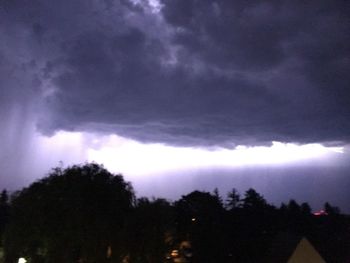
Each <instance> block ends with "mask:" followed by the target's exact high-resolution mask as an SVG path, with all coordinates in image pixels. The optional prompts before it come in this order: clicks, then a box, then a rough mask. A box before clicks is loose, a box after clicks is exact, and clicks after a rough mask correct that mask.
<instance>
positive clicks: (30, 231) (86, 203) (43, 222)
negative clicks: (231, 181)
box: [0, 163, 350, 263]
mask: <svg viewBox="0 0 350 263" xmlns="http://www.w3.org/2000/svg"><path fill="white" fill-rule="evenodd" d="M0 235H1V236H0V238H1V248H2V252H3V256H2V259H1V260H2V262H6V263H12V262H16V263H17V262H18V259H19V258H25V259H26V260H27V262H35V263H41V262H43V263H44V262H45V263H51V262H52V263H54V262H55V263H57V262H81V263H83V262H84V263H85V262H86V263H93V262H98V263H104V262H106V263H107V262H124V263H126V262H135V263H158V262H159V263H163V262H193V263H195V262H208V263H211V262H278V261H277V258H278V257H279V256H281V255H278V254H281V251H283V249H284V248H283V246H282V248H281V242H280V241H279V240H282V241H283V240H284V241H287V240H291V239H292V238H291V237H302V236H305V237H307V238H308V239H309V240H310V241H311V242H312V243H313V244H314V245H315V247H317V249H318V250H319V251H320V253H321V255H322V256H323V257H324V259H325V260H326V261H327V262H345V261H346V259H349V258H350V254H349V251H350V220H349V217H348V216H347V215H344V214H342V213H341V212H340V210H339V208H337V207H334V206H332V205H330V204H329V203H325V205H324V209H323V211H321V212H319V213H317V214H313V213H312V211H311V207H310V206H309V204H307V203H301V204H299V203H297V202H296V201H295V200H290V201H289V202H288V203H286V204H284V203H282V204H281V206H280V207H276V206H274V205H272V204H269V203H268V202H267V201H266V199H265V198H264V197H263V196H262V195H261V194H259V193H258V192H257V191H256V190H254V189H252V188H251V189H248V190H247V191H246V192H245V193H244V194H243V195H240V194H239V193H238V191H237V190H236V189H235V188H232V190H231V191H230V192H229V193H228V194H227V197H226V198H222V197H221V196H220V194H219V193H218V190H217V189H216V190H214V191H213V192H205V191H193V192H191V193H189V194H187V195H184V196H182V197H181V198H180V199H179V200H177V201H175V202H170V201H168V200H166V199H162V198H152V199H149V198H145V197H142V198H137V197H136V195H135V193H134V190H133V188H132V185H131V184H130V183H128V182H126V181H125V180H124V178H123V177H122V175H120V174H112V173H110V172H109V171H108V170H106V169H105V168H104V167H103V166H101V165H98V164H95V163H87V164H84V165H74V166H71V167H67V168H65V169H63V168H54V169H53V170H52V171H51V173H50V174H49V175H48V176H47V177H45V178H43V179H41V180H38V181H36V182H34V183H32V184H31V185H30V186H28V187H26V188H24V189H22V190H20V191H17V192H15V193H12V194H11V195H9V194H8V193H7V191H6V190H4V191H2V193H1V195H0ZM282 243H283V242H282ZM286 243H287V242H286ZM276 244H277V245H276ZM286 246H287V245H286ZM277 250H278V251H277ZM287 254H288V253H287ZM284 262H286V260H285V261H284Z"/></svg>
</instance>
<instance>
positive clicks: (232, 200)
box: [225, 188, 241, 210]
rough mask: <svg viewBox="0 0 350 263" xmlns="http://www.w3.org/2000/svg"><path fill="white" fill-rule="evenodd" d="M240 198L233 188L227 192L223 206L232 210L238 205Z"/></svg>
mask: <svg viewBox="0 0 350 263" xmlns="http://www.w3.org/2000/svg"><path fill="white" fill-rule="evenodd" d="M240 202H241V198H240V195H239V193H238V191H237V190H236V189H235V188H232V190H231V191H230V192H229V193H228V194H227V199H226V204H225V207H226V208H227V209H228V210H234V209H236V208H238V207H239V206H240Z"/></svg>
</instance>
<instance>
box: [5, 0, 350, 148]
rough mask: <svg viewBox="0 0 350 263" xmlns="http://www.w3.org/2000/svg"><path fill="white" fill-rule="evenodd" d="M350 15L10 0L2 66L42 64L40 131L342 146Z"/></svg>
mask: <svg viewBox="0 0 350 263" xmlns="http://www.w3.org/2000/svg"><path fill="white" fill-rule="evenodd" d="M349 11H350V10H349V3H348V2H346V1H315V2H305V3H304V2H288V1H283V2H282V1H249V2H247V1H230V0H227V1H215V2H214V1H202V0H201V1H196V0H176V1H174V0H164V1H163V2H162V9H161V11H160V12H159V13H157V12H156V11H154V10H152V8H151V7H150V6H147V1H141V2H140V3H139V4H133V3H132V2H129V1H126V0H125V1H111V0H110V1H92V0H91V1H79V0H77V1H68V0H67V1H47V0H46V1H44V0H36V1H19V0H14V1H3V3H2V7H1V14H2V18H1V21H2V22H3V23H2V25H1V26H0V29H1V32H2V34H4V39H6V42H7V43H8V46H9V47H7V48H4V46H3V45H2V46H1V50H0V57H1V54H3V53H8V52H9V50H12V51H11V52H12V55H11V56H10V58H11V60H12V61H11V63H15V64H20V62H19V61H20V60H21V59H22V60H23V55H22V56H21V55H20V54H17V53H16V52H15V51H14V50H15V49H14V48H11V45H15V46H16V45H17V46H18V48H19V49H17V50H22V51H21V52H23V53H25V56H24V57H25V59H26V60H27V62H26V63H27V64H28V63H29V62H30V61H31V63H33V65H35V67H33V68H34V69H36V70H33V68H31V72H32V74H33V76H35V77H33V79H36V80H37V82H35V81H34V82H31V84H28V86H30V87H32V88H35V87H36V86H37V90H38V94H37V96H38V97H41V104H40V107H41V109H42V110H43V111H42V112H43V113H41V114H40V118H39V120H38V126H39V127H40V129H41V130H42V131H43V132H44V133H52V132H54V131H56V130H60V129H63V130H89V131H98V132H107V133H117V134H119V135H123V136H126V137H132V138H136V139H139V140H142V141H159V142H165V143H172V144H198V145H207V144H209V145H215V144H218V145H225V144H226V145H230V144H243V143H246V144H259V143H266V142H269V141H271V140H279V141H289V142H290V141H292V142H333V141H340V142H342V141H343V142H346V141H349V132H348V131H349V130H350V123H349V122H348V119H349V118H350V107H349V106H348V105H349V103H350V101H349V100H350V94H349V93H350V92H349V90H348V86H349V83H350V81H349V80H350V79H349V78H350V77H349V74H348V73H347V71H348V69H349V55H350V51H349V47H350V45H349V42H350V41H349V34H348V32H350V25H349V15H348V14H349V13H350V12H349ZM18 42H20V43H21V44H18ZM23 50H24V51H23ZM5 55H6V54H5ZM0 65H1V64H0ZM0 70H1V68H0ZM19 72H20V71H16V74H17V76H18V77H19V78H21V74H20V73H19ZM7 76H8V75H7V74H5V73H4V74H3V73H2V76H1V78H2V79H1V81H4V79H5V80H6V79H7ZM1 83H2V82H1ZM2 89H4V90H6V92H5V93H8V92H10V91H9V90H7V85H3V88H2ZM0 99H1V98H0Z"/></svg>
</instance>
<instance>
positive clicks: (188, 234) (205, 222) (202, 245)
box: [175, 191, 226, 262]
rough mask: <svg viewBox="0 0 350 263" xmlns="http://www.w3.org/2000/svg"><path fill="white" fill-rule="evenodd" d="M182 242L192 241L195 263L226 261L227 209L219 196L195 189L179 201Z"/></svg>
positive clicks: (177, 206) (178, 213)
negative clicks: (225, 215)
mask: <svg viewBox="0 0 350 263" xmlns="http://www.w3.org/2000/svg"><path fill="white" fill-rule="evenodd" d="M175 208H176V210H177V230H178V233H179V239H180V241H183V240H189V241H190V242H191V243H192V248H193V255H194V258H195V262H222V256H223V255H225V254H226V253H224V252H223V250H224V243H225V242H224V236H225V233H224V231H223V228H222V227H223V224H222V222H223V215H224V212H225V211H224V209H223V207H222V204H221V200H220V199H219V198H218V196H217V195H215V194H214V195H213V194H211V193H208V192H200V191H194V192H192V193H190V194H188V195H185V196H182V198H181V199H180V200H179V201H177V202H176V203H175Z"/></svg>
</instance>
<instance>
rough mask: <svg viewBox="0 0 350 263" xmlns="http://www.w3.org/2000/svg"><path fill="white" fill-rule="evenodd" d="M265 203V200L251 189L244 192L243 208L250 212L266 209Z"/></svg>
mask: <svg viewBox="0 0 350 263" xmlns="http://www.w3.org/2000/svg"><path fill="white" fill-rule="evenodd" d="M266 205H267V202H266V200H265V198H264V197H263V196H262V195H260V194H259V193H258V192H256V191H255V190H254V189H253V188H250V189H248V190H247V191H246V192H245V195H244V199H243V208H245V209H250V210H261V209H263V208H264V207H266Z"/></svg>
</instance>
